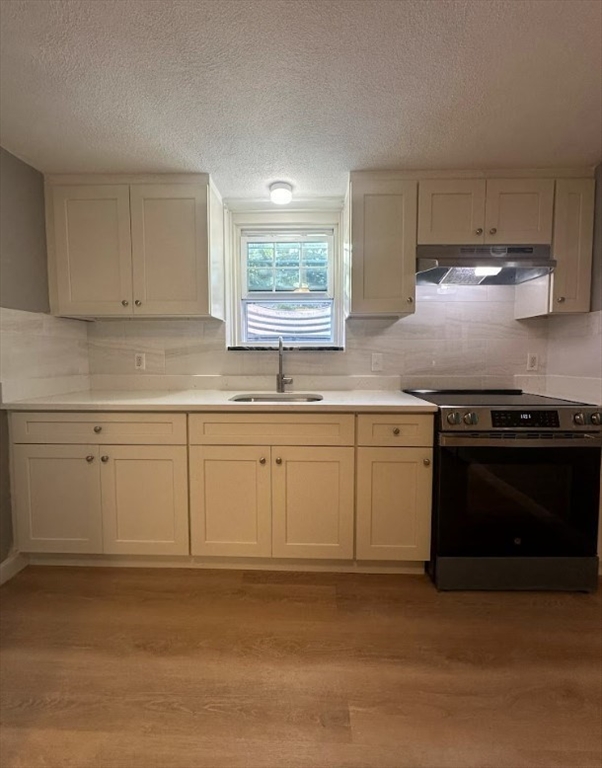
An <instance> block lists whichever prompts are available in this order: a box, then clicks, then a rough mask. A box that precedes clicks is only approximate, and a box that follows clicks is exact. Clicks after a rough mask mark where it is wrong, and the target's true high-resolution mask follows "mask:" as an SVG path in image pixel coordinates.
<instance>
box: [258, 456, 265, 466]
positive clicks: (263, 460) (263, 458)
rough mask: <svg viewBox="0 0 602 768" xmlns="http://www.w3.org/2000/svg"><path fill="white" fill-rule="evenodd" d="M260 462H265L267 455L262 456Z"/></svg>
mask: <svg viewBox="0 0 602 768" xmlns="http://www.w3.org/2000/svg"><path fill="white" fill-rule="evenodd" d="M259 463H260V464H265V456H262V457H261V458H260V459H259Z"/></svg>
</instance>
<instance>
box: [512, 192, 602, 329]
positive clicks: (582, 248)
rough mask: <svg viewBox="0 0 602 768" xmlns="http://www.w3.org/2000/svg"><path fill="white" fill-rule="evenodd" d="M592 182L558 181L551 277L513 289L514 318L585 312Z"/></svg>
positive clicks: (587, 285)
mask: <svg viewBox="0 0 602 768" xmlns="http://www.w3.org/2000/svg"><path fill="white" fill-rule="evenodd" d="M594 192H595V181H594V179H591V178H589V179H558V180H557V181H556V200H555V203H554V234H553V242H552V256H553V258H554V259H555V260H556V268H555V269H554V271H553V272H552V274H551V275H548V276H546V277H540V278H538V279H537V280H530V281H529V282H526V283H522V284H521V285H517V286H516V295H515V317H516V318H517V319H523V318H526V317H538V316H540V315H552V314H562V313H571V312H589V309H590V298H591V297H590V292H591V271H592V247H593V233H594Z"/></svg>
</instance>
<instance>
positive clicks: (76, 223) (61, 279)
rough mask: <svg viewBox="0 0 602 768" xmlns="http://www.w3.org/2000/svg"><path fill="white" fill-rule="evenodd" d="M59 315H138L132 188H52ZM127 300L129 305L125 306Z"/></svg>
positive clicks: (51, 238) (51, 233) (52, 247)
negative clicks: (134, 294)
mask: <svg viewBox="0 0 602 768" xmlns="http://www.w3.org/2000/svg"><path fill="white" fill-rule="evenodd" d="M47 194H49V195H50V196H51V205H52V217H51V229H50V231H49V241H51V242H49V247H50V248H49V250H50V253H51V254H52V253H53V254H54V259H53V265H54V269H55V271H56V285H57V293H58V313H59V314H62V315H72V316H76V315H83V316H97V317H101V316H103V315H127V314H131V312H132V253H131V242H130V201H129V188H128V186H127V185H115V186H111V185H98V186H67V187H49V188H48V193H47ZM124 302H125V304H124Z"/></svg>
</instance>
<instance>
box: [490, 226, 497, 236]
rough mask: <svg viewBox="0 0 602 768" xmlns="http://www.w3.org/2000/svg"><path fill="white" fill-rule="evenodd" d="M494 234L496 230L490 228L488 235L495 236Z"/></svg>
mask: <svg viewBox="0 0 602 768" xmlns="http://www.w3.org/2000/svg"><path fill="white" fill-rule="evenodd" d="M496 232H497V229H496V228H495V227H491V229H490V230H489V234H490V235H495V233H496Z"/></svg>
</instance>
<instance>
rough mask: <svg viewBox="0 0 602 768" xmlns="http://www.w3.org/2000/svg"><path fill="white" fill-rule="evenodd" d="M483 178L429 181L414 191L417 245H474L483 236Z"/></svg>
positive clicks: (482, 240) (421, 183)
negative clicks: (416, 209)
mask: <svg viewBox="0 0 602 768" xmlns="http://www.w3.org/2000/svg"><path fill="white" fill-rule="evenodd" d="M484 231H485V181H484V179H433V180H432V181H430V180H427V181H421V182H420V184H419V188H418V243H419V245H456V244H460V245H471V244H474V245H478V244H479V243H482V242H484V239H485V236H484Z"/></svg>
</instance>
